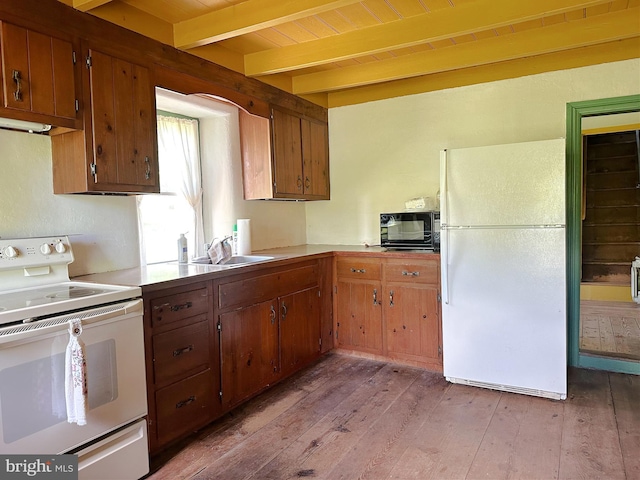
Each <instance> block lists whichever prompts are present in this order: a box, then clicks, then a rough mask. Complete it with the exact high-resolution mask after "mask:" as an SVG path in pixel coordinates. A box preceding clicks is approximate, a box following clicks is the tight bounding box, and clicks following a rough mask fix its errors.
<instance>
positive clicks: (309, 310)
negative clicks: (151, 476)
mask: <svg viewBox="0 0 640 480" xmlns="http://www.w3.org/2000/svg"><path fill="white" fill-rule="evenodd" d="M331 267H332V258H331V257H330V256H327V257H326V258H320V259H317V260H303V261H300V262H298V263H293V264H289V265H286V266H279V267H268V266H265V267H263V268H262V269H257V270H256V269H253V270H251V271H250V272H249V273H238V274H234V275H230V276H227V277H223V278H219V279H214V280H209V281H199V282H198V281H195V282H193V283H192V284H188V285H181V286H178V287H170V286H169V287H167V288H163V289H161V290H155V289H151V290H150V291H145V289H144V288H143V300H144V305H145V314H144V315H145V317H144V322H145V323H144V325H145V355H146V360H147V367H146V368H147V400H148V407H149V414H148V420H149V449H150V453H151V454H152V455H154V454H156V453H158V452H160V451H161V450H163V449H165V448H166V447H167V446H169V445H171V444H172V443H175V442H176V441H177V440H179V439H181V438H183V437H185V436H186V435H188V434H190V433H191V432H194V431H196V430H198V429H200V428H202V427H204V426H206V425H207V424H208V423H210V422H211V421H213V420H215V419H216V418H218V417H220V416H221V415H222V414H224V413H225V412H227V411H229V410H231V409H232V408H234V407H236V406H237V405H239V404H241V403H242V402H244V401H246V400H248V399H249V398H251V397H253V396H254V395H256V394H258V393H259V392H261V391H263V390H264V389H265V388H267V387H269V386H270V385H273V384H274V383H275V382H278V381H279V380H281V379H283V378H285V377H287V376H289V375H291V374H293V373H294V372H296V371H298V370H300V369H301V368H303V367H305V366H306V365H308V364H309V363H311V362H312V361H314V360H315V359H317V358H318V357H319V356H320V353H321V344H322V341H321V338H322V328H323V325H325V323H326V322H325V323H322V322H321V319H322V318H323V317H325V316H328V317H329V318H331V311H330V310H331V307H332V302H331V292H330V289H331V282H330V281H329V280H328V279H330V278H332V268H331ZM323 296H327V297H328V299H327V300H325V298H323ZM328 332H329V333H330V329H329V330H328Z"/></svg>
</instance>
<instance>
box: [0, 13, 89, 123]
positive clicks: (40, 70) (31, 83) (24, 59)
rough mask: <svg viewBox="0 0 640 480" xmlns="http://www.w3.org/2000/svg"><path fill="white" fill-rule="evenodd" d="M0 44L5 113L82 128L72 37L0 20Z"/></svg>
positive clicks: (41, 121)
mask: <svg viewBox="0 0 640 480" xmlns="http://www.w3.org/2000/svg"><path fill="white" fill-rule="evenodd" d="M0 44H1V51H2V72H1V76H2V116H5V117H10V118H14V119H17V120H26V121H34V122H40V123H48V124H52V125H55V126H61V127H67V128H82V121H81V118H80V114H79V113H78V111H77V108H79V102H77V100H79V95H78V93H79V90H78V88H77V86H76V84H77V82H76V71H77V69H76V66H75V59H76V53H75V48H74V45H73V43H72V41H71V40H70V39H61V38H57V37H53V36H50V35H47V34H44V33H39V32H36V31H33V30H29V29H26V28H23V27H20V26H17V25H13V24H10V23H6V22H0Z"/></svg>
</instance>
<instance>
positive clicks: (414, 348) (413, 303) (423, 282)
mask: <svg viewBox="0 0 640 480" xmlns="http://www.w3.org/2000/svg"><path fill="white" fill-rule="evenodd" d="M384 255H385V256H371V255H358V256H353V257H350V256H338V257H337V259H336V300H335V313H336V326H337V343H338V347H339V348H343V349H346V350H352V351H358V352H363V353H367V354H372V355H375V356H378V357H381V358H389V359H392V360H396V361H400V362H405V363H409V364H412V365H419V366H424V367H425V368H428V369H430V370H434V371H442V347H441V346H442V328H441V315H440V310H441V309H440V270H439V268H440V256H439V255H437V254H433V255H431V254H429V255H425V254H398V256H397V257H390V256H389V254H384Z"/></svg>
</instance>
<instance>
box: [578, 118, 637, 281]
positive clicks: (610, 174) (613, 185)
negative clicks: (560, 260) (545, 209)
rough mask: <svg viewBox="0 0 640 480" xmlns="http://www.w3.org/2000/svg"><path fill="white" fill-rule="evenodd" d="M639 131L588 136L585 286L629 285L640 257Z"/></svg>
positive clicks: (583, 268) (583, 233) (583, 273)
mask: <svg viewBox="0 0 640 480" xmlns="http://www.w3.org/2000/svg"><path fill="white" fill-rule="evenodd" d="M639 154H640V152H638V142H637V138H636V131H635V130H632V131H627V132H617V133H607V134H600V135H590V136H588V137H585V143H584V155H585V172H586V173H585V194H586V198H585V204H586V205H585V206H586V215H585V219H584V221H583V223H582V281H583V282H604V283H609V284H625V285H628V284H629V283H630V281H631V278H630V267H631V261H632V260H633V259H634V258H635V257H636V255H640V176H639V167H638V155H639Z"/></svg>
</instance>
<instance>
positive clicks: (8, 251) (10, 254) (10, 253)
mask: <svg viewBox="0 0 640 480" xmlns="http://www.w3.org/2000/svg"><path fill="white" fill-rule="evenodd" d="M4 256H5V257H7V258H16V257H17V256H18V250H16V249H15V248H13V247H12V246H11V245H9V246H8V247H6V248H5V249H4Z"/></svg>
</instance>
